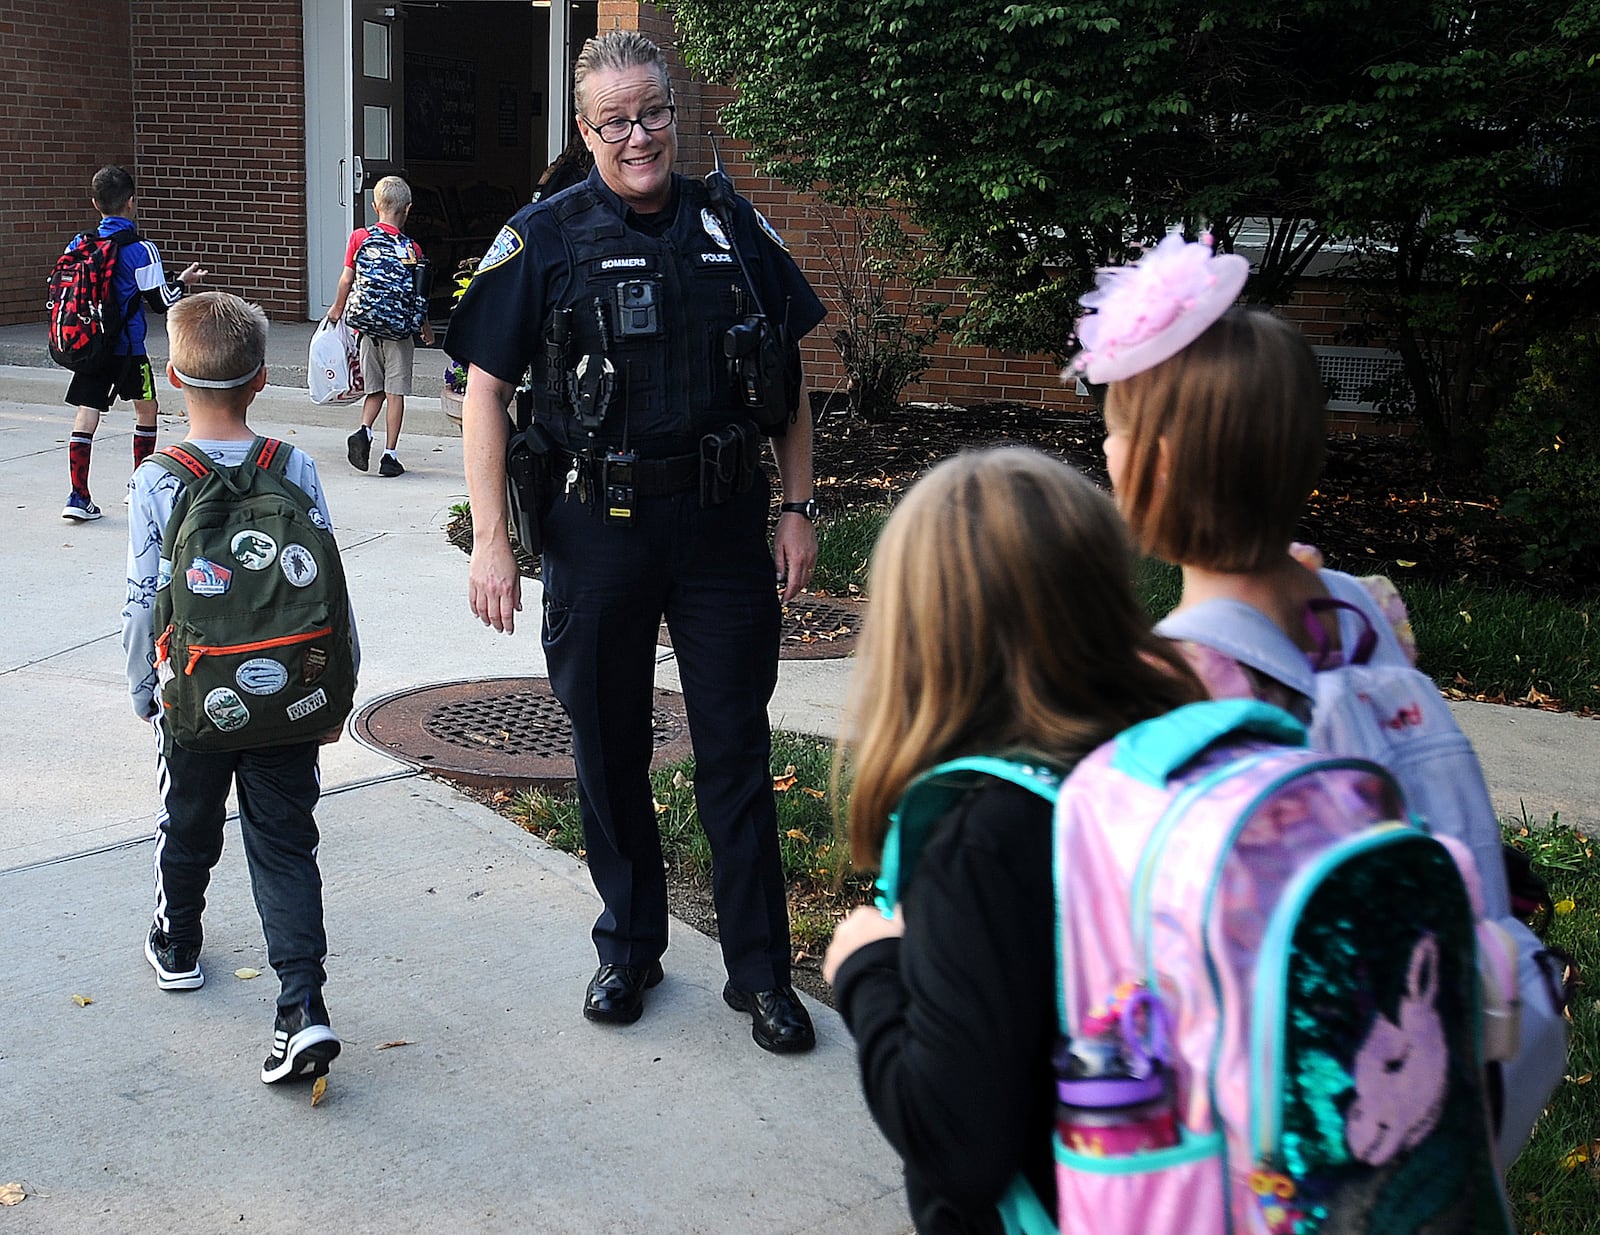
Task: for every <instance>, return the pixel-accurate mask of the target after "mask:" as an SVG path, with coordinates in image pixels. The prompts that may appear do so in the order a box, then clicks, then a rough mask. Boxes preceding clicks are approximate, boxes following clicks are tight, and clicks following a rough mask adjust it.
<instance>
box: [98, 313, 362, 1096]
mask: <svg viewBox="0 0 1600 1235" xmlns="http://www.w3.org/2000/svg"><path fill="white" fill-rule="evenodd" d="M167 323H168V325H167V331H168V338H169V342H170V354H171V361H170V363H169V364H168V365H167V378H168V380H169V381H170V382H171V383H172V385H174V386H176V387H179V388H181V389H182V390H183V394H184V401H185V404H186V405H187V409H188V418H189V437H188V438H187V439H186V440H185V441H184V442H183V443H181V444H180V445H176V446H169V447H168V448H167V449H166V450H164V451H162V452H160V453H158V454H156V455H153V456H151V458H149V459H147V460H146V461H145V462H144V463H143V464H141V465H140V466H139V468H138V469H137V470H136V471H135V473H134V478H133V483H132V493H131V497H130V501H129V513H128V536H129V544H128V593H127V594H128V601H127V604H126V606H125V607H124V608H123V611H122V643H123V649H124V651H125V653H126V655H127V668H128V685H129V689H130V692H131V694H132V697H133V709H134V712H135V714H136V715H138V716H139V717H140V718H141V719H145V720H149V721H151V722H152V723H153V724H154V725H155V727H156V731H157V734H158V736H159V739H160V754H159V756H158V759H159V769H158V772H159V774H158V784H159V786H160V789H161V797H162V800H161V808H160V811H159V813H158V815H157V828H156V849H155V863H154V864H155V879H156V904H155V912H154V919H153V921H152V923H151V927H150V932H149V936H148V938H147V939H146V941H145V948H144V953H145V959H146V960H147V961H148V962H149V963H150V967H151V968H152V969H154V970H155V974H156V984H157V985H158V986H159V987H160V988H161V989H162V990H175V991H182V990H195V989H198V988H199V987H200V986H201V985H202V984H203V983H204V982H205V975H204V974H203V972H202V971H201V968H200V946H201V939H202V932H201V922H200V917H201V911H202V909H203V908H204V905H205V891H206V887H207V884H208V883H209V881H210V877H211V870H212V868H213V867H214V866H215V865H216V863H217V861H218V859H219V858H220V857H221V855H222V831H223V821H224V819H225V817H226V813H227V798H228V793H229V790H230V788H232V787H234V786H237V789H238V799H239V824H240V831H241V833H242V835H243V840H244V848H245V857H246V860H247V861H248V863H249V866H250V877H251V885H252V888H253V890H254V893H255V900H256V906H257V908H258V910H259V911H260V914H261V925H262V930H263V932H264V933H265V935H266V940H267V959H268V961H269V963H270V964H271V965H272V967H273V969H274V970H275V971H276V973H277V975H278V981H279V986H280V991H279V996H278V1001H277V1017H276V1022H275V1024H274V1026H273V1043H272V1050H271V1053H270V1054H269V1055H268V1057H267V1059H266V1062H265V1063H264V1064H263V1065H262V1068H261V1079H262V1081H263V1082H264V1083H267V1084H272V1083H274V1082H276V1081H280V1080H284V1079H287V1078H290V1077H295V1076H307V1075H311V1076H320V1075H323V1074H325V1073H326V1072H327V1070H328V1064H329V1062H330V1061H331V1060H332V1059H333V1058H334V1057H335V1056H336V1055H338V1053H339V1039H338V1037H337V1036H336V1035H335V1034H334V1032H333V1030H332V1029H331V1028H330V1027H329V1024H328V1011H327V1008H326V1006H325V1005H324V1003H323V999H322V987H323V983H324V982H325V981H326V976H327V975H326V973H325V971H324V969H323V958H324V957H325V956H326V954H327V951H328V944H327V936H326V934H325V932H324V929H323V920H322V877H321V874H320V872H319V871H318V868H317V856H316V855H317V841H318V835H317V825H316V820H315V818H314V816H313V812H314V810H315V808H316V804H317V800H318V797H319V794H320V787H319V778H318V748H319V746H321V745H322V744H325V743H329V742H336V741H338V739H339V736H340V733H341V731H342V726H343V723H344V719H345V717H346V716H347V715H348V714H349V712H350V707H351V701H352V698H353V696H354V692H355V682H356V667H357V663H358V659H359V652H358V648H357V643H356V636H355V627H354V623H353V621H352V618H351V614H350V602H349V595H348V592H347V590H346V587H345V581H344V570H343V566H342V564H341V563H340V560H339V550H338V545H337V544H336V543H335V541H334V538H333V532H332V525H331V522H330V520H329V517H328V510H327V504H326V502H325V501H324V499H323V496H322V488H321V485H320V484H319V482H318V479H317V469H316V464H315V463H313V462H312V460H311V458H310V456H308V455H306V454H305V453H303V452H302V451H300V450H298V449H296V448H294V447H292V446H289V445H287V444H285V443H283V442H277V441H273V440H272V439H269V438H260V437H257V436H256V435H255V433H254V432H253V431H252V430H251V428H250V427H249V425H248V423H247V422H246V419H245V415H246V410H247V409H248V407H249V405H250V403H251V401H252V400H253V399H254V398H255V396H256V394H257V393H259V392H260V390H261V388H262V387H263V386H264V385H265V384H266V370H265V367H264V360H265V356H266V339H267V320H266V315H265V314H264V313H263V312H262V311H261V309H260V307H259V306H257V305H252V304H246V303H245V302H244V301H243V300H241V299H239V297H237V296H232V295H229V294H227V293H223V292H206V293H204V294H202V295H199V296H194V297H190V298H186V299H185V300H183V301H181V302H179V303H178V304H176V305H174V306H173V308H172V310H171V311H170V312H169V314H168V316H167Z"/></svg>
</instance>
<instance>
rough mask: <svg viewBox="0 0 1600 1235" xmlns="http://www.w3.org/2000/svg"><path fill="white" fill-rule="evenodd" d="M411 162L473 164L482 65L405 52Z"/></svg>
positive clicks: (476, 148)
mask: <svg viewBox="0 0 1600 1235" xmlns="http://www.w3.org/2000/svg"><path fill="white" fill-rule="evenodd" d="M405 81H406V159H407V161H410V160H412V159H420V160H423V161H426V162H434V163H471V162H472V161H473V160H474V159H475V158H476V157H477V153H478V147H477V135H478V66H477V65H476V64H475V63H474V62H473V61H471V60H452V59H449V58H447V57H444V56H424V55H420V54H413V53H411V52H407V53H406V77H405Z"/></svg>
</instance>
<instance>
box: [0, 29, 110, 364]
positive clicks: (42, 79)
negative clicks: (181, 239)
mask: <svg viewBox="0 0 1600 1235" xmlns="http://www.w3.org/2000/svg"><path fill="white" fill-rule="evenodd" d="M69 12H70V13H71V20H70V21H67V20H66V17H67V14H68V13H69ZM128 46H129V33H128V0H82V2H81V3H77V4H73V5H71V6H66V5H63V4H61V3H60V0H7V2H6V4H5V5H4V6H0V82H5V83H7V89H6V96H7V97H6V103H5V107H4V109H3V111H4V114H3V115H0V152H3V153H4V157H5V158H6V160H7V164H8V165H7V167H6V169H5V176H4V184H5V191H4V192H3V193H0V237H3V238H4V240H3V242H0V243H3V246H4V250H3V251H4V261H3V262H0V325H11V324H14V323H18V322H39V323H41V331H40V336H39V337H40V339H41V341H42V340H43V338H44V334H43V329H42V323H43V321H44V289H45V279H46V278H47V277H48V275H49V273H50V267H51V265H52V264H53V263H54V262H55V259H56V258H57V257H58V256H59V255H60V253H61V250H62V249H63V248H65V247H66V243H67V239H68V237H70V236H71V235H72V233H73V232H76V231H82V230H83V229H85V228H87V227H89V226H91V225H92V224H94V223H95V222H96V221H98V219H99V215H98V214H97V213H96V211H95V209H94V206H93V205H92V204H91V203H90V201H89V182H90V180H92V179H93V177H94V174H95V172H96V171H97V170H99V169H100V168H101V167H103V166H104V165H105V164H107V163H121V164H123V165H124V166H130V167H131V166H132V164H133V162H134V140H133V115H132V103H133V79H132V74H131V73H130V71H129V67H128ZM63 66H72V72H71V73H70V74H69V73H67V72H65V71H63Z"/></svg>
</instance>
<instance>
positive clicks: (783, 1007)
mask: <svg viewBox="0 0 1600 1235" xmlns="http://www.w3.org/2000/svg"><path fill="white" fill-rule="evenodd" d="M722 998H723V1000H724V1002H726V1003H727V1005H728V1006H729V1007H730V1008H732V1009H734V1010H735V1011H736V1012H748V1013H750V1021H751V1026H750V1036H751V1037H752V1038H754V1039H755V1040H756V1045H757V1046H759V1047H760V1048H761V1049H762V1050H764V1051H772V1052H773V1053H774V1054H778V1055H793V1054H796V1053H798V1052H800V1051H809V1050H810V1049H811V1048H812V1047H813V1046H815V1045H816V1044H817V1031H816V1030H815V1029H813V1028H812V1027H811V1014H810V1013H808V1012H807V1011H806V1007H805V1004H803V1003H801V1002H800V996H798V995H796V994H795V993H794V987H792V986H779V987H775V988H774V989H772V990H770V991H741V990H740V989H739V988H738V987H736V986H734V984H733V983H732V982H729V983H728V984H727V985H726V986H724V987H723V988H722Z"/></svg>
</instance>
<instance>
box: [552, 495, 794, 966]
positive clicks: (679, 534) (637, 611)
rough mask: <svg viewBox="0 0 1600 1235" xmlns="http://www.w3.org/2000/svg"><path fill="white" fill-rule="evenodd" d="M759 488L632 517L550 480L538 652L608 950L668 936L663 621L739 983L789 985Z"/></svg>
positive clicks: (771, 626)
mask: <svg viewBox="0 0 1600 1235" xmlns="http://www.w3.org/2000/svg"><path fill="white" fill-rule="evenodd" d="M767 502H768V486H767V482H766V479H765V476H764V475H762V476H758V479H757V482H756V484H755V485H754V486H753V487H752V489H751V490H750V492H748V493H743V494H738V495H735V496H734V497H733V498H732V499H731V500H730V501H728V502H726V503H724V504H722V505H721V506H714V507H711V508H709V509H702V507H701V506H700V499H699V494H698V493H694V492H689V493H682V494H674V495H667V496H653V497H643V498H639V499H638V502H637V507H636V514H635V517H634V521H633V525H631V526H619V525H617V524H610V523H605V522H604V521H603V520H602V519H601V516H600V514H599V512H598V511H596V510H594V509H592V508H591V507H589V506H588V505H586V504H584V503H582V502H580V501H579V500H578V496H577V494H576V492H574V493H573V495H572V497H571V499H570V500H565V499H563V497H562V496H561V495H560V494H559V493H558V494H557V496H556V499H555V502H554V508H553V510H552V511H551V514H550V517H549V518H548V520H547V521H546V525H545V553H544V565H543V578H544V649H545V659H546V662H547V664H548V665H549V670H550V684H551V688H552V689H553V690H554V692H555V695H556V698H557V699H559V700H560V702H561V704H562V706H563V707H564V708H565V709H566V712H567V716H568V718H569V719H570V721H571V723H572V736H573V748H574V752H575V755H576V760H577V773H578V787H579V798H580V804H581V810H582V817H583V830H584V843H585V845H586V847H587V849H588V861H589V872H590V874H591V876H592V877H593V879H594V883H595V888H596V889H597V890H598V891H599V893H600V897H601V900H602V901H604V902H605V909H604V911H603V912H602V913H601V915H600V917H599V919H598V920H597V921H596V922H595V926H594V941H595V948H596V951H597V952H598V953H599V958H600V961H601V963H602V964H624V965H646V964H649V963H650V962H651V961H654V960H656V959H657V958H659V957H660V956H661V954H662V952H663V951H664V950H665V949H666V946H667V881H666V874H665V872H664V870H663V869H662V859H661V837H660V833H659V831H658V829H657V825H656V813H655V806H654V802H653V799H652V797H651V791H650V779H649V767H650V759H651V755H652V752H653V741H652V730H651V711H652V707H653V701H654V687H655V664H656V655H657V644H656V638H657V633H658V627H659V625H660V621H661V618H662V617H663V616H665V618H666V620H667V628H668V630H670V632H671V634H672V647H673V651H674V652H675V653H676V656H677V661H678V668H679V673H680V678H681V681H682V684H683V695H684V703H685V706H686V709H687V712H688V717H689V734H690V738H691V739H692V741H693V744H694V755H695V773H694V789H695V804H696V806H697V808H698V810H699V815H700V822H701V825H702V827H704V829H705V832H706V837H707V839H708V840H709V841H710V843H711V855H712V867H713V873H712V895H713V897H714V899H715V903H716V910H717V928H718V935H719V937H720V940H721V944H722V955H723V962H724V964H725V965H726V967H727V970H728V976H729V978H730V979H731V980H732V981H733V984H734V985H735V986H737V987H740V988H741V989H744V990H767V989H769V988H771V987H773V986H781V985H787V984H788V982H789V916H788V909H787V905H786V902H785V899H784V884H783V868H782V863H781V861H780V858H779V852H778V823H777V809H776V805H775V803H774V800H773V796H772V772H771V751H772V735H771V730H770V728H769V726H768V721H767V703H768V701H769V700H770V699H771V698H772V691H773V688H774V687H775V686H776V685H777V680H778V623H779V617H780V610H779V604H778V598H777V592H776V589H775V587H774V580H773V566H772V555H771V553H770V551H769V550H768V548H767Z"/></svg>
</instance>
